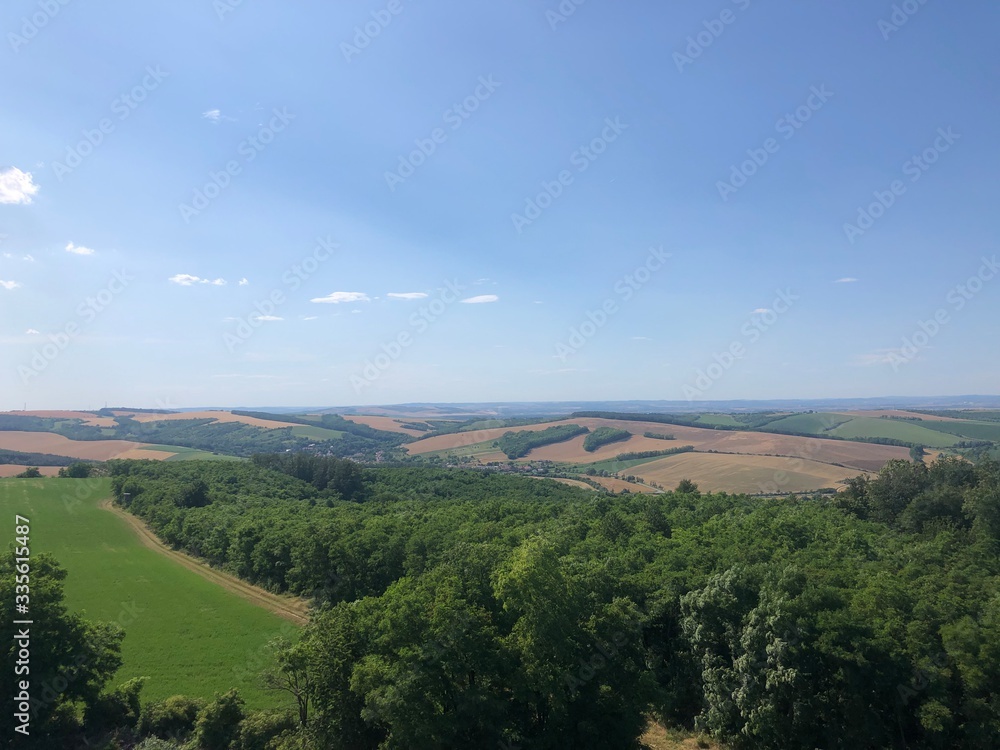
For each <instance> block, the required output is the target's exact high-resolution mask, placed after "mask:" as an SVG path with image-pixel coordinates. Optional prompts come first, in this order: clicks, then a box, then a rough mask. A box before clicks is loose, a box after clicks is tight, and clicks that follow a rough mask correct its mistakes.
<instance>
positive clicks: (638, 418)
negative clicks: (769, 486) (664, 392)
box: [569, 411, 739, 430]
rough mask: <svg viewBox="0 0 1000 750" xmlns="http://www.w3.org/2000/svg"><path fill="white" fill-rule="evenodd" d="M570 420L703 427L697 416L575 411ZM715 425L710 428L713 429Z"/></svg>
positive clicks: (733, 428)
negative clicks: (590, 419) (585, 419)
mask: <svg viewBox="0 0 1000 750" xmlns="http://www.w3.org/2000/svg"><path fill="white" fill-rule="evenodd" d="M569 416H570V419H583V418H586V417H589V418H592V419H617V420H620V421H628V422H657V423H659V424H676V425H682V426H685V427H704V426H705V425H699V424H698V416H699V415H698V414H690V415H688V414H633V413H631V412H618V411H575V412H573V413H572V414H570V415H569ZM715 427H716V425H713V426H712V429H715ZM719 429H723V430H725V429H730V430H736V429H739V428H737V427H727V426H724V425H722V426H719Z"/></svg>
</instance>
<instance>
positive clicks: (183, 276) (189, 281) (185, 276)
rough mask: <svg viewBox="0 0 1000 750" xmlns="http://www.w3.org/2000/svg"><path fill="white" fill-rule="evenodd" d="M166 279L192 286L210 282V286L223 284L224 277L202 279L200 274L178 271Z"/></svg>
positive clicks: (224, 281) (224, 283)
mask: <svg viewBox="0 0 1000 750" xmlns="http://www.w3.org/2000/svg"><path fill="white" fill-rule="evenodd" d="M167 281H170V282H173V283H174V284H180V285H181V286H194V285H195V284H211V285H212V286H225V285H226V280H225V279H203V278H201V277H200V276H192V275H191V274H189V273H178V274H175V275H173V276H171V277H170V278H169V279H167Z"/></svg>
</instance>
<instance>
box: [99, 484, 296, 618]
mask: <svg viewBox="0 0 1000 750" xmlns="http://www.w3.org/2000/svg"><path fill="white" fill-rule="evenodd" d="M97 507H99V508H100V509H101V510H106V511H108V512H110V513H113V514H114V515H116V516H118V517H119V518H121V519H122V520H123V521H125V523H127V524H128V525H129V527H130V528H131V529H132V531H134V532H135V534H136V536H138V537H139V541H141V542H142V543H143V545H144V546H146V547H148V548H149V549H151V550H153V551H154V552H158V553H159V554H161V555H163V556H165V557H168V558H170V559H171V560H173V561H174V562H176V563H178V564H179V565H182V566H183V567H185V568H187V569H188V570H190V571H192V572H194V573H197V574H198V575H200V576H201V577H202V578H204V579H206V580H208V581H211V582H212V583H214V584H217V585H218V586H221V587H222V588H224V589H226V590H227V591H229V592H230V593H233V594H236V595H237V596H239V597H240V598H242V599H245V600H246V601H248V602H250V603H251V604H254V605H256V606H258V607H261V608H263V609H266V610H268V611H269V612H271V613H272V614H275V615H277V616H278V617H281V618H283V619H285V620H288V621H289V622H294V623H295V624H296V625H305V624H306V623H307V622H309V615H308V611H309V602H308V601H306V600H305V599H301V598H299V597H290V596H281V595H279V594H272V593H271V592H270V591H267V590H265V589H262V588H260V587H259V586H254V585H253V584H251V583H247V582H246V581H244V580H243V579H241V578H237V577H236V576H234V575H231V574H229V573H224V572H222V571H221V570H218V569H217V568H213V567H212V566H211V565H209V564H208V563H206V562H202V561H201V560H198V559H197V558H195V557H192V556H191V555H188V554H186V553H184V552H179V551H177V550H175V549H171V548H170V547H168V546H167V545H166V544H164V543H163V542H162V541H161V540H160V538H159V537H158V536H156V534H154V533H153V531H152V529H150V528H149V527H148V526H147V525H146V524H145V523H144V522H143V521H142V520H141V519H139V518H137V517H136V516H133V515H132V514H131V513H128V512H126V511H125V510H122V509H121V508H119V507H118V506H116V505H115V504H114V502H113V501H112V499H111V498H108V499H106V500H102V501H101V502H99V503H98V505H97Z"/></svg>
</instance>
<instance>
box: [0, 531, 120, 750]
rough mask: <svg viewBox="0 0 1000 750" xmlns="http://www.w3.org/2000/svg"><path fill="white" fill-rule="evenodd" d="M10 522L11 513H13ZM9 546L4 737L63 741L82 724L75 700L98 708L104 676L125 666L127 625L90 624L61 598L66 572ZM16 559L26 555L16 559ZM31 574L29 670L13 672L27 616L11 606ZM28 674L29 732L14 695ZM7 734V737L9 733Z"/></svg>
mask: <svg viewBox="0 0 1000 750" xmlns="http://www.w3.org/2000/svg"><path fill="white" fill-rule="evenodd" d="M10 520H11V521H12V522H13V520H14V519H10ZM26 554H27V551H26V550H25V549H24V548H23V547H18V548H13V547H12V548H11V549H10V550H7V551H5V552H4V553H3V555H2V556H0V618H2V619H0V643H3V652H4V656H5V658H4V669H3V670H0V694H2V695H4V696H7V698H8V700H9V701H10V703H9V704H8V706H7V708H6V710H4V711H3V712H2V713H0V736H2V737H4V738H9V739H17V740H18V742H17V743H15V744H16V746H18V747H38V748H50V747H60V746H61V743H60V740H59V739H58V738H61V737H64V736H65V735H66V733H67V732H71V731H75V730H76V729H77V721H76V719H75V712H76V707H77V706H81V705H82V706H83V708H84V710H85V711H88V712H93V711H94V710H99V709H98V706H99V704H100V703H101V699H100V696H101V693H102V691H103V689H104V686H105V684H106V682H107V681H108V680H109V679H110V678H111V676H112V675H113V674H114V673H115V672H116V671H117V670H118V667H120V666H121V641H122V638H123V637H124V633H123V632H122V629H121V628H120V627H118V626H117V625H112V624H108V623H93V622H89V621H87V620H84V619H83V618H82V617H80V616H79V615H77V614H74V613H70V612H68V611H67V609H66V606H65V605H64V604H63V581H64V580H65V578H66V571H65V570H64V569H63V568H62V567H60V566H59V564H58V563H57V562H56V561H55V559H54V558H53V557H52V556H51V555H48V554H42V555H37V556H31V558H30V562H23V559H24V555H26ZM19 560H22V561H20V562H19ZM26 575H30V589H31V591H30V607H31V620H32V621H33V624H32V625H31V626H30V627H29V630H30V643H29V648H30V674H29V675H23V674H22V675H18V674H15V661H16V660H18V658H19V655H18V654H19V646H18V642H17V641H16V640H15V636H16V634H17V633H19V632H20V631H21V628H22V627H23V626H22V625H15V624H13V623H14V620H21V619H24V618H23V616H18V614H17V613H16V612H15V610H14V605H15V599H14V596H15V586H17V585H21V584H24V583H25V581H24V580H23V579H22V578H15V576H20V577H23V576H26ZM25 679H30V696H31V714H32V718H31V726H30V735H29V737H27V738H23V737H22V736H21V735H19V734H15V732H14V726H15V724H20V723H21V722H19V721H15V718H14V715H13V714H14V711H13V710H12V709H13V698H14V696H16V695H17V694H18V692H19V690H20V687H19V684H18V683H19V682H20V681H21V680H25ZM5 741H6V740H5Z"/></svg>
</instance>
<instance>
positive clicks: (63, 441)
mask: <svg viewBox="0 0 1000 750" xmlns="http://www.w3.org/2000/svg"><path fill="white" fill-rule="evenodd" d="M143 445H144V443H133V442H132V441H130V440H70V439H69V438H65V437H63V436H62V435H56V434H55V433H52V432H16V431H6V430H4V431H0V448H3V449H5V450H9V451H23V452H25V453H50V454H52V455H54V456H70V457H71V458H90V459H93V460H95V461H107V460H108V459H109V458H117V457H118V456H120V455H122V454H123V453H125V452H126V451H130V450H132V449H134V448H141V447H142V446H143ZM171 455H172V454H171Z"/></svg>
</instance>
